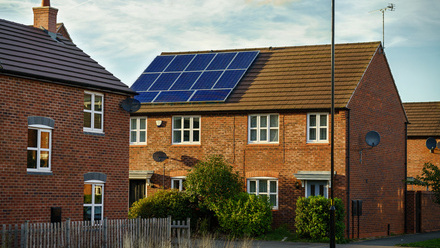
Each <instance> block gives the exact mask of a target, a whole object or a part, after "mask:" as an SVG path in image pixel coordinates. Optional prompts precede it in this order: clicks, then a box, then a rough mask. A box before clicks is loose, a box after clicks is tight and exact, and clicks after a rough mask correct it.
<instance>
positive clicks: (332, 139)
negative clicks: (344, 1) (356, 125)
mask: <svg viewBox="0 0 440 248" xmlns="http://www.w3.org/2000/svg"><path fill="white" fill-rule="evenodd" d="M331 50H332V55H331V56H332V59H331V60H332V65H331V70H332V73H331V75H332V106H331V117H332V127H331V137H330V142H331V144H330V153H331V155H330V166H331V169H330V185H331V188H330V196H331V206H330V248H335V247H336V243H335V226H336V224H335V212H336V207H335V199H334V193H333V191H334V187H335V184H334V171H335V144H334V143H335V0H332V45H331Z"/></svg>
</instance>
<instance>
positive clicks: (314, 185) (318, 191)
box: [306, 180, 328, 198]
mask: <svg viewBox="0 0 440 248" xmlns="http://www.w3.org/2000/svg"><path fill="white" fill-rule="evenodd" d="M318 195H321V196H324V197H325V198H328V181H315V180H307V181H306V197H309V196H318Z"/></svg>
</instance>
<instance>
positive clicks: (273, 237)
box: [257, 224, 298, 242]
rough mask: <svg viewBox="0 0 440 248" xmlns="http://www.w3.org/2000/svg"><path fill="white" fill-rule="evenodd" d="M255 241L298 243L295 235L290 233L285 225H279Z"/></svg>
mask: <svg viewBox="0 0 440 248" xmlns="http://www.w3.org/2000/svg"><path fill="white" fill-rule="evenodd" d="M257 239H260V240H270V241H290V242H292V241H298V237H297V235H296V233H294V232H292V231H291V230H290V229H289V228H288V226H287V224H284V225H281V226H280V227H278V228H277V229H274V230H270V231H268V232H267V233H265V234H263V235H261V236H259V237H258V238H257Z"/></svg>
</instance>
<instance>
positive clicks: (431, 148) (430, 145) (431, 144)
mask: <svg viewBox="0 0 440 248" xmlns="http://www.w3.org/2000/svg"><path fill="white" fill-rule="evenodd" d="M436 146H437V147H439V146H440V142H438V144H437V141H436V140H435V139H434V138H433V137H429V138H428V139H427V140H426V148H428V150H429V151H430V152H431V153H433V152H434V149H435V147H436ZM439 148H440V147H439Z"/></svg>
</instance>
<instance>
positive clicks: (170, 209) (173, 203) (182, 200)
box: [128, 190, 195, 220]
mask: <svg viewBox="0 0 440 248" xmlns="http://www.w3.org/2000/svg"><path fill="white" fill-rule="evenodd" d="M194 209H195V208H194V204H193V203H191V201H190V197H189V195H188V194H187V193H186V192H180V191H177V190H160V191H158V192H157V193H155V194H154V195H152V196H149V197H147V198H143V199H140V200H139V201H137V202H135V203H133V205H132V207H131V208H130V211H129V214H128V216H129V218H137V217H142V218H166V217H168V216H171V218H172V219H173V220H185V219H186V218H188V217H189V218H191V217H192V216H193V214H194V212H195V210H194Z"/></svg>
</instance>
